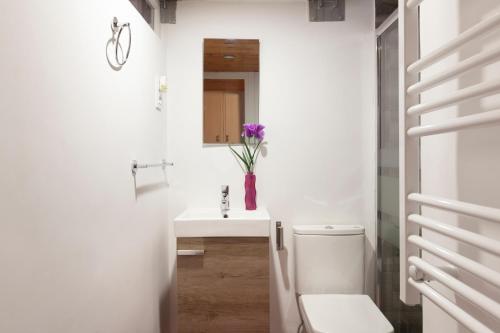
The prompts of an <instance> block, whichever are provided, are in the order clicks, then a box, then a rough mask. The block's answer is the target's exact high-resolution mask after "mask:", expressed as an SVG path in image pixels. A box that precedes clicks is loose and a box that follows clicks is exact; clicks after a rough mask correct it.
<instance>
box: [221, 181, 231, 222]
mask: <svg viewBox="0 0 500 333" xmlns="http://www.w3.org/2000/svg"><path fill="white" fill-rule="evenodd" d="M228 211H229V185H222V186H221V200H220V212H221V214H222V217H224V218H227V212H228Z"/></svg>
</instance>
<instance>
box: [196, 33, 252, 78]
mask: <svg viewBox="0 0 500 333" xmlns="http://www.w3.org/2000/svg"><path fill="white" fill-rule="evenodd" d="M203 66H204V71H205V72H258V71H259V41H258V40H257V39H205V41H204V52H203Z"/></svg>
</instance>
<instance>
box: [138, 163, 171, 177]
mask: <svg viewBox="0 0 500 333" xmlns="http://www.w3.org/2000/svg"><path fill="white" fill-rule="evenodd" d="M173 165H174V163H172V162H167V161H166V160H164V159H163V160H162V161H161V162H160V163H139V162H138V161H137V160H133V161H132V163H131V166H130V169H131V171H132V176H134V177H135V175H136V174H137V170H138V169H147V168H156V167H161V168H162V169H163V170H165V168H166V167H167V166H173Z"/></svg>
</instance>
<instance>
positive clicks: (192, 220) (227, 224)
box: [174, 208, 271, 237]
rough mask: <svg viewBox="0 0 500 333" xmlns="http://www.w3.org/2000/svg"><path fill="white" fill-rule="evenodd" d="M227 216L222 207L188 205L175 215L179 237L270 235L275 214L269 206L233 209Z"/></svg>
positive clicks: (175, 226)
mask: <svg viewBox="0 0 500 333" xmlns="http://www.w3.org/2000/svg"><path fill="white" fill-rule="evenodd" d="M227 215H228V217H227V218H223V217H222V214H221V212H220V210H219V209H188V210H186V211H184V212H183V213H182V214H180V215H179V216H177V217H176V218H175V219H174V232H175V236H176V237H269V225H270V222H271V218H270V217H269V213H268V212H267V210H266V209H265V208H259V209H257V210H253V211H250V210H243V209H231V210H229V212H228V213H227Z"/></svg>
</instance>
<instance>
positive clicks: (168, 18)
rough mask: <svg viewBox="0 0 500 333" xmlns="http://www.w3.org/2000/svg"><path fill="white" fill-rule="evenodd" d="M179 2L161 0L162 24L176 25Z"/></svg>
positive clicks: (175, 0)
mask: <svg viewBox="0 0 500 333" xmlns="http://www.w3.org/2000/svg"><path fill="white" fill-rule="evenodd" d="M176 11H177V0H160V22H161V23H169V24H175V22H176Z"/></svg>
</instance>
